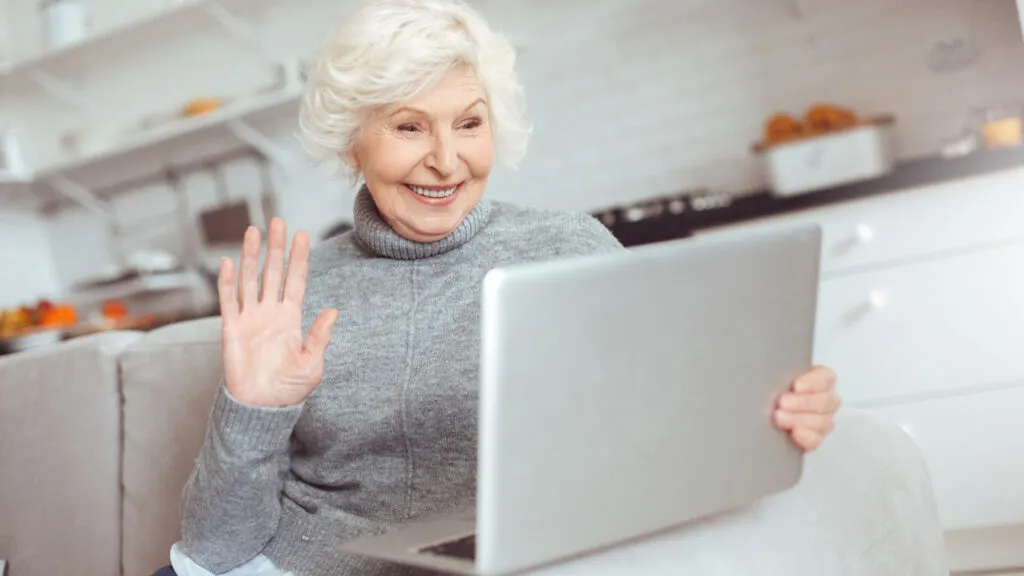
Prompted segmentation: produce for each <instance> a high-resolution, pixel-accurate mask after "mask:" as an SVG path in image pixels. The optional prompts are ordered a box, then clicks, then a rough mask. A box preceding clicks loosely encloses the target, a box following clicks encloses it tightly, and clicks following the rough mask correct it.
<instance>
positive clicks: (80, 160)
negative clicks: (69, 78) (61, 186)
mask: <svg viewBox="0 0 1024 576" xmlns="http://www.w3.org/2000/svg"><path fill="white" fill-rule="evenodd" d="M300 96H301V91H300V90H288V91H281V92H273V93H265V94H261V95H258V96H253V97H250V98H246V99H239V100H237V101H235V102H234V103H232V104H228V105H226V106H224V107H223V108H221V109H219V110H216V111H213V112H208V113H206V114H203V115H201V116H195V117H191V118H183V119H180V120H174V121H168V123H167V124H165V125H163V126H160V127H158V128H152V129H149V130H145V131H142V132H139V133H138V134H136V135H134V136H131V137H126V138H124V139H122V140H121V141H120V142H118V144H117V145H115V146H112V147H110V148H107V149H99V150H95V151H92V152H88V153H85V154H82V155H80V156H73V157H71V158H68V159H66V160H62V161H60V162H56V163H53V164H49V165H44V166H39V167H37V168H36V169H34V170H33V171H32V173H31V174H30V175H28V176H27V181H28V182H29V183H31V182H38V181H40V180H45V179H47V178H52V177H54V176H58V175H60V174H65V173H67V172H71V171H73V170H77V169H80V168H85V167H88V166H89V165H91V164H94V163H97V162H102V161H106V160H113V159H118V158H124V157H127V156H130V155H131V154H133V153H135V152H140V151H143V150H146V149H149V148H153V147H156V146H159V145H164V144H169V143H172V142H174V141H176V140H179V139H182V138H184V137H186V136H191V135H194V134H198V133H202V132H205V131H209V130H213V129H216V128H219V127H225V126H227V125H228V124H229V123H231V122H234V121H240V120H244V119H246V118H247V117H249V116H253V115H257V114H263V113H271V112H274V111H276V110H280V109H283V108H284V107H286V106H288V105H291V104H297V103H298V101H299V97H300Z"/></svg>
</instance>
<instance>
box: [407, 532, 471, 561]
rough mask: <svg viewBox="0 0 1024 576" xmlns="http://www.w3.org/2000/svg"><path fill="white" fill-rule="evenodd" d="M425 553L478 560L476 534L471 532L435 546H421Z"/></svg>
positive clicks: (421, 550)
mask: <svg viewBox="0 0 1024 576" xmlns="http://www.w3.org/2000/svg"><path fill="white" fill-rule="evenodd" d="M419 551H420V552H422V553H424V554H433V555H435V556H449V557H451V558H460V559H462V560H476V534H470V535H469V536H464V537H462V538H458V539H456V540H449V541H447V542H442V543H440V544H435V545H434V546H428V547H426V548H420V550H419Z"/></svg>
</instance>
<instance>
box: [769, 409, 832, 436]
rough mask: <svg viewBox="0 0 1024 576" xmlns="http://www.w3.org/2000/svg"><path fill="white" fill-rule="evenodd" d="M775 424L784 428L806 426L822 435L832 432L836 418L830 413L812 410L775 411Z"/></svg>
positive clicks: (790, 428)
mask: <svg viewBox="0 0 1024 576" xmlns="http://www.w3.org/2000/svg"><path fill="white" fill-rule="evenodd" d="M775 425H776V426H778V427H779V428H782V429H783V430H797V429H800V428H806V429H808V430H811V431H813V432H816V433H818V434H821V435H822V436H824V435H826V434H828V433H830V432H832V430H833V429H834V428H835V419H834V418H833V417H832V416H831V415H830V414H814V413H811V412H795V413H794V412H786V411H785V410H777V411H776V412H775Z"/></svg>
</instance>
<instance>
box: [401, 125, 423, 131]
mask: <svg viewBox="0 0 1024 576" xmlns="http://www.w3.org/2000/svg"><path fill="white" fill-rule="evenodd" d="M398 131H399V132H419V131H420V127H419V126H417V125H415V124H402V125H401V126H399V127H398Z"/></svg>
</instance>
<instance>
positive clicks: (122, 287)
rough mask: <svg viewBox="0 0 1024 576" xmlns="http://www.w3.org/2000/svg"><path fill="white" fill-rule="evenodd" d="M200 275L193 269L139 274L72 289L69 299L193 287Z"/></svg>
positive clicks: (97, 298)
mask: <svg viewBox="0 0 1024 576" xmlns="http://www.w3.org/2000/svg"><path fill="white" fill-rule="evenodd" d="M202 281H203V279H202V277H201V276H199V275H198V274H197V273H196V272H194V271H187V270H186V271H178V272H163V273H153V274H141V275H139V276H136V277H134V278H131V279H127V280H123V281H120V282H114V283H111V284H108V285H105V286H90V287H78V288H74V289H72V292H71V294H70V296H69V299H70V300H72V301H74V302H75V303H77V304H82V303H85V302H101V301H104V300H116V299H121V298H129V297H131V296H137V295H140V294H151V293H155V292H171V291H174V290H183V289H190V288H192V289H194V288H195V287H196V286H197V285H202Z"/></svg>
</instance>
